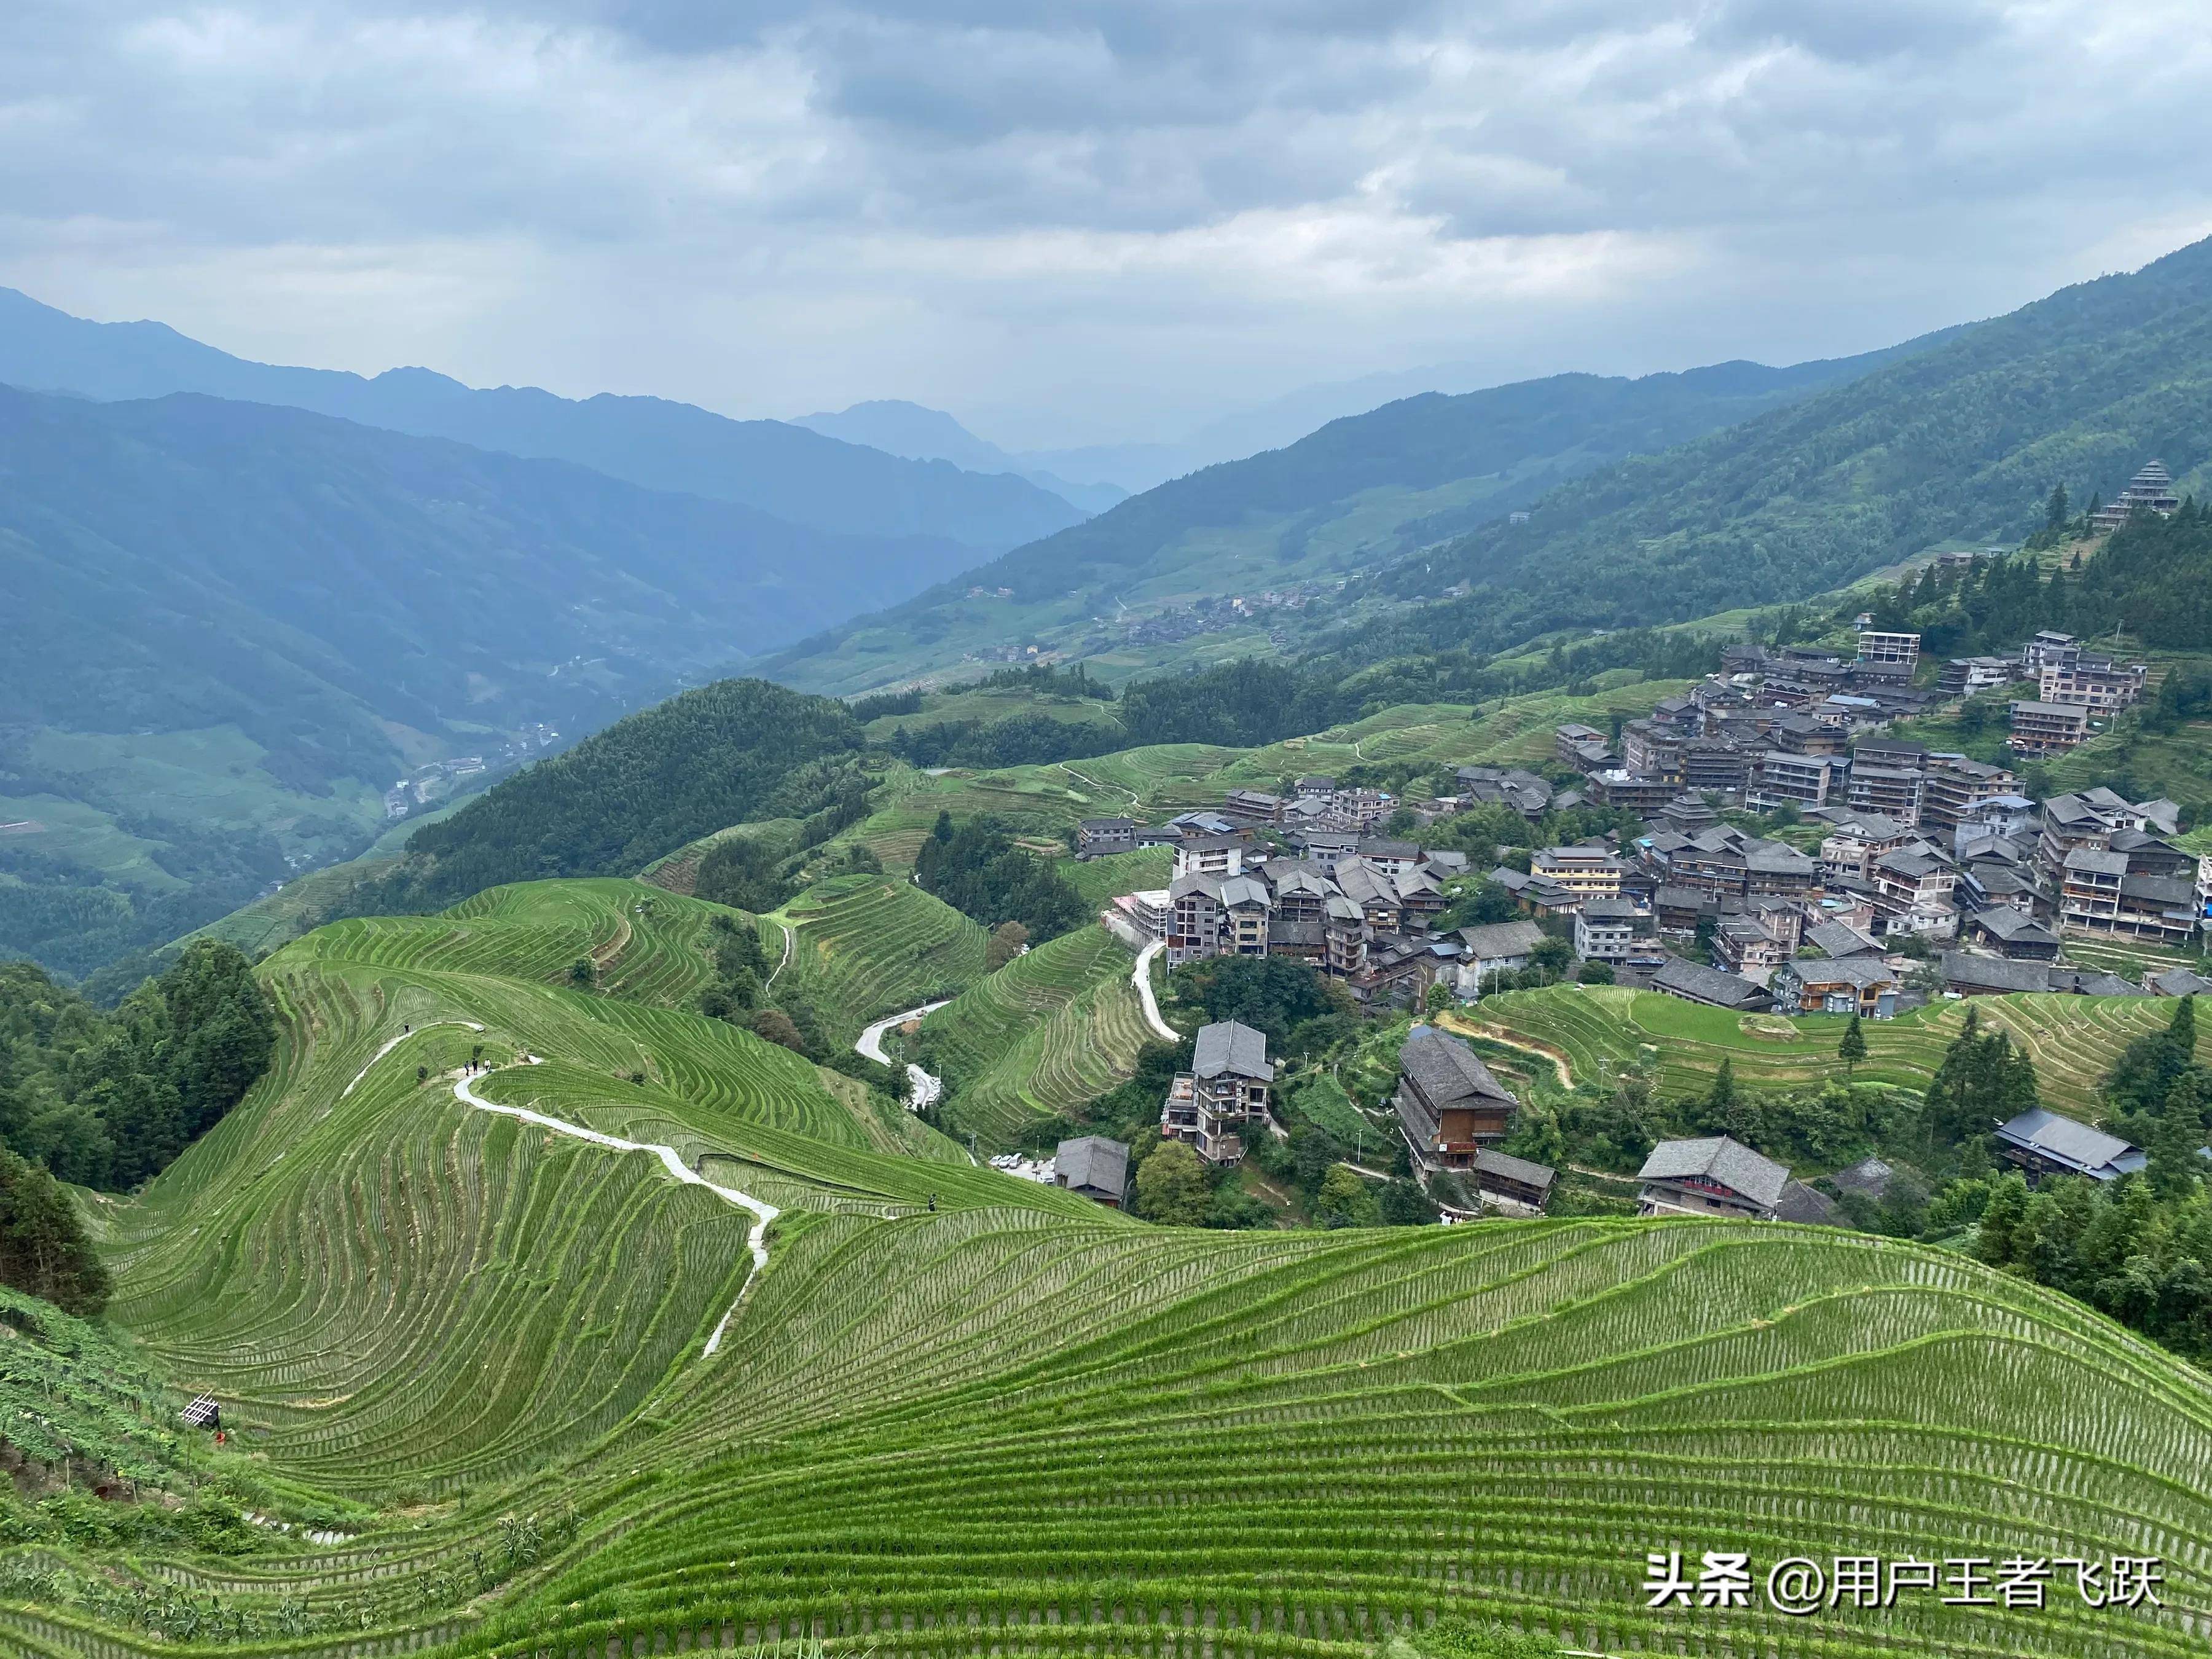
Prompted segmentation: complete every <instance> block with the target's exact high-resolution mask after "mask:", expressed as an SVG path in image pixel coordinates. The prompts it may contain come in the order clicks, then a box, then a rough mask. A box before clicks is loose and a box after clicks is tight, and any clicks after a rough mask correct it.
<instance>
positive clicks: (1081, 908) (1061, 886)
mask: <svg viewBox="0 0 2212 1659" xmlns="http://www.w3.org/2000/svg"><path fill="white" fill-rule="evenodd" d="M914 873H915V879H916V880H918V881H920V882H921V884H922V886H923V887H924V888H926V889H927V890H929V891H930V892H932V893H933V894H935V895H936V896H938V897H939V898H941V899H943V900H944V901H945V902H946V903H947V904H949V905H951V907H952V908H954V909H956V910H958V911H961V912H962V913H963V914H964V915H969V916H971V917H973V918H974V919H975V921H979V922H981V923H982V924H983V926H984V927H1000V926H1001V925H1003V924H1004V923H1006V922H1010V921H1012V922H1018V923H1020V924H1021V926H1022V927H1024V928H1026V929H1027V930H1028V937H1029V939H1031V940H1033V941H1034V942H1036V944H1039V945H1042V944H1043V943H1044V942H1045V940H1047V939H1056V938H1058V937H1059V936H1060V934H1062V933H1066V932H1067V930H1068V929H1069V928H1071V927H1080V926H1081V925H1082V923H1083V922H1084V921H1085V920H1086V919H1087V918H1088V916H1089V915H1090V907H1089V906H1088V905H1086V904H1085V903H1084V902H1083V896H1082V895H1081V894H1080V893H1079V892H1077V891H1076V890H1075V889H1074V888H1073V887H1072V886H1070V885H1069V884H1068V883H1067V882H1066V879H1065V878H1062V877H1061V876H1060V872H1058V871H1056V870H1054V868H1053V867H1052V866H1051V865H1050V864H1048V863H1047V862H1046V861H1045V860H1042V859H1041V858H1039V857H1037V856H1036V854H1034V853H1031V852H1030V851H1028V850H1027V849H1026V848H1021V847H1017V846H1016V845H1015V844H1014V842H1013V837H1012V836H1011V835H1009V834H1008V833H1007V830H1006V826H1005V825H1004V824H1002V823H999V822H998V821H997V820H996V819H995V818H989V817H979V818H970V819H969V821H968V822H967V823H963V824H959V825H957V826H956V825H955V824H954V823H953V822H952V818H951V814H950V813H945V812H940V813H939V814H938V816H937V826H936V828H935V829H933V831H932V832H931V833H930V836H929V837H928V838H927V840H926V841H924V842H922V843H921V850H920V851H919V852H917V853H916V854H915V860H914Z"/></svg>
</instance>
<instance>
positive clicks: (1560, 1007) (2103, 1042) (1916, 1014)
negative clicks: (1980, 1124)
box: [1444, 985, 2212, 1114]
mask: <svg viewBox="0 0 2212 1659" xmlns="http://www.w3.org/2000/svg"><path fill="white" fill-rule="evenodd" d="M1967 1006H1968V1005H1967V1004H1966V1003H1964V1002H1931V1003H1929V1004H1928V1005H1926V1006H1923V1007H1920V1008H1915V1009H1911V1010H1908V1011H1907V1012H1905V1013H1903V1014H1900V1015H1899V1016H1898V1018H1895V1019H1889V1020H1868V1021H1867V1022H1865V1024H1863V1027H1862V1028H1861V1029H1862V1031H1863V1035H1864V1036H1865V1038H1866V1045H1867V1057H1866V1058H1865V1059H1864V1060H1862V1061H1860V1062H1859V1065H1858V1066H1857V1070H1856V1072H1855V1073H1854V1075H1856V1076H1857V1079H1859V1080H1860V1081H1862V1082H1866V1083H1888V1084H1894V1085H1898V1086H1899V1087H1902V1088H1909V1089H1916V1090H1917V1089H1924V1088H1926V1087H1927V1086H1928V1082H1929V1079H1930V1078H1932V1077H1934V1076H1935V1074H1936V1068H1937V1067H1938V1066H1941V1065H1942V1063H1943V1051H1944V1049H1945V1048H1946V1047H1948V1045H1949V1043H1950V1042H1952V1041H1953V1040H1954V1038H1956V1037H1957V1036H1958V1035H1959V1030H1960V1026H1961V1025H1962V1024H1964V1023H1965V1021H1966V1008H1967ZM1972 1007H1973V1009H1974V1011H1975V1012H1976V1013H1977V1014H1978V1015H1979V1016H1980V1018H1981V1019H1982V1020H1983V1022H1984V1024H1985V1025H1986V1026H1989V1027H1991V1028H2002V1029H2003V1030H2006V1031H2008V1032H2009V1033H2010V1034H2011V1036H2012V1038H2013V1041H2014V1042H2015V1043H2016V1044H2017V1045H2018V1046H2020V1047H2021V1048H2024V1049H2026V1050H2027V1054H2029V1056H2030V1057H2031V1058H2032V1059H2033V1060H2034V1061H2035V1074H2036V1079H2037V1082H2038V1085H2039V1088H2040V1090H2041V1092H2042V1095H2043V1098H2044V1100H2045V1103H2046V1104H2048V1105H2050V1106H2051V1107H2052V1108H2053V1109H2055V1110H2059V1111H2071V1112H2077V1113H2091V1114H2093V1113H2094V1111H2095V1110H2096V1092H2097V1084H2098V1081H2099V1079H2101V1078H2102V1077H2103V1076H2104V1075H2105V1073H2107V1072H2108V1071H2110V1070H2111V1069H2112V1062H2113V1061H2114V1060H2117V1059H2118V1057H2119V1054H2120V1050H2121V1049H2122V1048H2125V1047H2126V1046H2127V1044H2128V1043H2129V1042H2130V1041H2131V1040H2132V1039H2134V1038H2136V1037H2139V1036H2143V1035H2144V1034H2145V1033H2147V1032H2150V1031H2154V1030H2164V1029H2165V1026H2166V1021H2167V1019H2168V1018H2171V1016H2172V1004H2170V1003H2161V1002H2160V1001H2159V1000H2157V999H2155V998H2152V997H2148V996H2145V997H2074V996H2055V995H2027V996H2007V997H1982V998H1977V999H1975V1000H1974V1001H1973V1002H1972ZM1444 1023H1445V1024H1448V1025H1449V1026H1451V1027H1452V1028H1453V1029H1455V1030H1460V1031H1463V1032H1467V1033H1468V1034H1471V1035H1475V1036H1483V1037H1487V1038H1490V1039H1492V1041H1495V1042H1503V1043H1505V1044H1507V1045H1509V1046H1512V1047H1517V1048H1522V1049H1524V1050H1527V1051H1528V1052H1530V1053H1532V1054H1537V1055H1541V1057H1543V1058H1544V1059H1546V1060H1550V1061H1551V1062H1552V1063H1553V1065H1554V1066H1565V1068H1566V1075H1565V1078H1563V1079H1562V1080H1563V1081H1571V1082H1575V1083H1583V1082H1591V1083H1601V1082H1603V1081H1605V1080H1606V1079H1607V1078H1608V1077H1610V1076H1612V1075H1613V1074H1615V1073H1618V1072H1619V1071H1620V1069H1621V1068H1622V1067H1624V1066H1632V1065H1634V1064H1635V1063H1636V1062H1637V1060H1638V1050H1639V1048H1656V1050H1657V1053H1658V1060H1659V1079H1658V1080H1659V1087H1660V1091H1661V1092H1662V1093H1664V1094H1668V1095H1678V1096H1679V1095H1689V1094H1700V1093H1703V1092H1704V1091H1705V1089H1706V1088H1707V1087H1709V1086H1710V1085H1711V1082H1712V1080H1713V1074H1714V1073H1716V1072H1717V1071H1718V1070H1719V1069H1720V1064H1721V1061H1722V1060H1723V1059H1725V1060H1729V1062H1730V1063H1731V1065H1732V1066H1733V1068H1734V1070H1735V1076H1736V1079H1737V1080H1738V1081H1739V1082H1741V1083H1743V1084H1746V1085H1756V1086H1761V1087H1764V1086H1770V1085H1771V1086H1776V1087H1786V1086H1790V1085H1799V1084H1808V1083H1819V1082H1821V1081H1823V1080H1825V1079H1828V1078H1830V1077H1834V1076H1837V1075H1838V1074H1839V1073H1841V1071H1842V1070H1843V1066H1842V1063H1841V1062H1840V1061H1839V1060H1838V1059H1837V1058H1836V1047H1837V1044H1838V1043H1839V1042H1842V1040H1843V1035H1844V1028H1845V1027H1846V1026H1847V1025H1848V1024H1850V1021H1849V1020H1848V1019H1847V1018H1844V1016H1842V1015H1839V1014H1807V1015H1802V1016H1798V1017H1796V1018H1782V1017H1777V1016H1771V1015H1763V1014H1737V1013H1732V1012H1729V1011H1727V1010H1725V1009H1721V1008H1708V1007H1705V1006H1702V1005H1700V1004H1698V1003H1692V1002H1685V1001H1683V1000H1681V999H1680V998H1679V997H1670V996H1667V995H1664V994H1661V993H1659V992H1656V991H1635V990H1630V989H1628V988H1627V987H1623V986H1609V985H1608V986H1589V985H1554V986H1547V987H1545V988H1543V989H1541V990H1534V991H1506V992H1501V993H1498V994H1495V995H1492V996H1487V997H1485V998H1484V999H1483V1000H1481V1001H1480V1002H1479V1003H1477V1004H1475V1005H1474V1006H1472V1007H1471V1008H1468V1009H1467V1010H1466V1011H1464V1012H1462V1013H1461V1014H1456V1015H1450V1016H1447V1017H1446V1018H1445V1021H1444ZM2208 1052H2212V1038H2203V1039H2200V1040H2199V1045H2198V1053H2199V1054H2200V1055H2201V1054H2207V1053H2208Z"/></svg>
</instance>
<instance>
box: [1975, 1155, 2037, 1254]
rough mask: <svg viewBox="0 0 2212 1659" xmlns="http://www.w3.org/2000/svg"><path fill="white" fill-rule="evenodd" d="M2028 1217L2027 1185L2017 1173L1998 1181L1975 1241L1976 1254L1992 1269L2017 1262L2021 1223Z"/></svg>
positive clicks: (1984, 1212)
mask: <svg viewBox="0 0 2212 1659" xmlns="http://www.w3.org/2000/svg"><path fill="white" fill-rule="evenodd" d="M2026 1219H2027V1180H2026V1179H2025V1177H2023V1176H2021V1175H2020V1174H2019V1173H2018V1172H2017V1171H2015V1173H2014V1174H2011V1175H2008V1176H2005V1178H2004V1179H2003V1180H2002V1181H2000V1182H1997V1184H1996V1187H1995V1188H1993V1189H1991V1191H1990V1202H1989V1206H1988V1207H1987V1208H1986V1209H1984V1211H1983V1212H1982V1229H1981V1232H1980V1234H1979V1235H1978V1237H1976V1239H1975V1240H1974V1254H1975V1255H1978V1256H1979V1257H1980V1258H1981V1259H1982V1260H1983V1261H1986V1262H1988V1263H1989V1264H1990V1266H1992V1267H2003V1266H2005V1265H2006V1264H2007V1263H2008V1262H2009V1261H2012V1260H2013V1255H2014V1246H2015V1243H2017V1241H2018V1238H2019V1234H2020V1226H2021V1222H2023V1221H2025V1220H2026Z"/></svg>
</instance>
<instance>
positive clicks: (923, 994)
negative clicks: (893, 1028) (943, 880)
mask: <svg viewBox="0 0 2212 1659" xmlns="http://www.w3.org/2000/svg"><path fill="white" fill-rule="evenodd" d="M787 935H788V939H789V944H788V951H787V945H786V936H787ZM761 942H762V945H763V949H764V950H765V951H766V952H767V954H768V959H769V963H771V964H775V963H779V962H781V964H782V965H781V968H780V969H779V970H778V974H777V982H778V983H779V984H781V982H782V976H783V975H790V976H791V978H792V980H793V981H795V983H796V985H797V987H798V988H799V991H800V993H801V994H804V995H805V996H806V997H807V998H808V999H809V1000H811V1001H812V1002H813V1003H814V1005H815V1006H817V1008H818V1009H819V1010H820V1011H821V1013H822V1017H823V1024H824V1025H825V1027H826V1028H827V1029H829V1030H831V1031H832V1032H834V1033H836V1036H837V1037H838V1038H839V1040H840V1041H841V1042H847V1043H849V1042H852V1040H853V1039H854V1037H856V1036H859V1035H860V1029H861V1028H862V1027H863V1026H865V1025H866V1024H867V1023H868V1022H869V1021H870V1020H872V1019H873V1018H876V1017H877V1016H878V1014H888V1013H894V1012H897V1011H899V1010H900V1009H903V1008H913V1007H919V1006H921V1004H923V1003H925V1002H934V1001H939V1000H943V999H944V998H946V997H949V996H952V995H955V994H957V993H958V992H960V991H962V990H963V989H965V988H966V987H969V986H970V985H972V984H974V983H975V981H977V980H979V979H981V978H982V977H983V945H984V938H983V930H982V928H981V927H978V926H977V925H976V924H975V922H973V921H969V919H968V918H967V917H966V916H963V915H961V914H960V912H958V911H957V910H956V909H954V908H952V907H951V905H949V904H947V903H945V902H944V901H943V900H942V899H939V898H936V897H934V896H932V895H930V894H928V893H925V892H923V891H922V890H921V888H919V887H916V886H915V885H914V884H912V883H911V882H908V881H905V880H902V879H899V878H887V877H884V876H838V877H836V878H832V879H831V880H829V881H825V882H823V883H821V884H819V885H817V886H814V887H810V888H808V889H807V890H805V892H803V893H801V894H799V896H798V897H796V898H794V899H793V900H792V901H791V902H790V903H789V904H787V905H786V906H785V907H784V908H782V909H781V910H780V911H778V912H777V913H776V914H775V915H774V916H770V917H765V918H763V921H762V935H761Z"/></svg>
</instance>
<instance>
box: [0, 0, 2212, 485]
mask: <svg viewBox="0 0 2212 1659" xmlns="http://www.w3.org/2000/svg"><path fill="white" fill-rule="evenodd" d="M8 11H9V17H10V23H9V27H10V31H11V38H10V40H9V47H8V50H7V51H6V52H5V53H4V54H0V146H4V149H5V153H6V155H7V156H8V166H7V167H5V169H4V170H0V282H4V283H9V284H10V285H13V286H16V287H20V288H21V289H25V290H26V291H27V292H29V293H31V294H33V295H35V296H36V297H38V298H40V299H43V300H45V301H47V302H49V303H51V304H54V305H58V306H61V307H64V308H65V309H68V310H71V311H75V312H76V313H80V314H82V315H88V316H93V317H98V318H101V319H118V318H131V317H144V316H150V317H155V318H159V319H162V320H164V321H167V322H169V323H172V324H173V325H176V326H177V327H179V328H180V329H182V330H184V331H185V332H187V333H190V334H192V335H195V336H197V337H200V338H203V339H205V340H208V341H210V342H211V343H216V344H217V345H220V346H222V347H223V348H225V349H228V350H232V351H235V352H238V353H240V354H242V355H245V356H253V357H258V358H263V359H266V360H274V361H282V362H304V363H313V364H318V365H323V366H328V367H334V368H356V369H360V370H362V371H365V372H373V371H374V370H378V369H381V368H387V367H390V366H392V365H393V364H398V363H424V364H428V365H429V366H431V367H434V368H441V369H444V370H446V371H447V372H448V373H451V374H457V375H459V376H460V377H461V378H463V379H465V380H470V381H471V382H472V383H477V384H497V383H501V382H518V383H520V382H528V383H534V384H538V385H542V386H550V387H551V388H553V389H554V390H556V391H559V392H567V393H570V394H583V393H588V392H594V391H600V390H614V391H623V392H658V393H661V394H664V395H667V396H671V397H678V398H686V399H690V400H693V401H696V402H699V403H702V404H708V405H709V406H712V407H714V408H717V409H720V410H726V411H728V412H730V413H732V414H741V415H795V414H800V413H804V412H806V411H808V410H815V409H822V408H836V407H840V406H842V405H843V404H847V403H849V402H852V401H854V400H857V399H860V398H870V397H903V398H915V399H916V400H918V401H922V402H927V403H931V404H937V405H939V406H941V407H945V408H949V409H951V410H954V411H955V412H956V413H957V414H959V415H960V416H963V418H964V419H966V420H968V421H969V423H970V424H972V425H974V426H975V427H976V428H978V429H979V430H980V431H981V432H982V433H983V434H984V435H986V436H988V437H991V438H993V439H994V440H996V441H999V442H1000V443H1003V444H1006V446H1008V447H1017V448H1021V447H1043V446H1054V445H1065V444H1073V443H1083V442H1102V441H1125V440H1131V439H1139V438H1143V437H1146V436H1148V435H1178V434H1180V433H1181V432H1182V431H1184V430H1187V429H1188V428H1193V427H1195V426H1197V425H1199V424H1200V423H1202V422H1205V421H1206V420H1208V419H1209V418H1211V417H1213V416H1218V415H1220V414H1222V413H1224V412H1226V411H1231V410H1236V409H1238V408H1240V407H1244V406H1249V405H1250V404H1255V403H1258V402H1261V401H1262V400H1265V399H1267V398H1271V397H1273V396H1276V395H1278V394H1279V393H1282V392H1285V391H1288V390H1290V389H1291V388H1295V387H1297V386H1304V385H1308V384H1310V383H1313V382H1316V381H1330V380H1344V379H1348V378H1351V377H1354V376H1358V375H1361V374H1370V373H1374V372H1376V371H1382V370H1395V369H1402V368H1412V367H1415V366H1419V365H1424V364H1429V363H1447V362H1449V363H1454V364H1458V365H1461V366H1462V368H1460V369H1459V370H1458V372H1457V374H1456V375H1455V379H1457V380H1462V381H1466V382H1468V383H1476V382H1479V381H1480V380H1485V379H1487V380H1507V379H1514V378H1518V377H1520V376H1523V375H1528V374H1543V373H1548V372H1551V371H1553V370H1555V369H1559V368H1593V369H1601V370H1607V371H1616V372H1629V373H1640V372H1644V371H1647V370H1650V369H1654V368H1680V367H1687V366H1689V365H1691V364H1693V363H1698V362H1710V361H1713V360H1715V359H1718V358H1723V357H1727V356H1754V357H1759V358H1763V359H1765V360H1768V361H1784V360H1793V359H1797V358H1802V357H1807V356H1829V355H1834V354H1838V353H1843V352H1849V351H1855V350H1859V349H1866V348H1869V347H1872V346H1875V345H1879V344H1884V343H1889V342H1891V341H1893V340H1895V339H1898V338H1901V337H1907V336H1910V335H1911V334H1913V333H1917V332H1919V331H1923V330H1925V329H1928V328H1931V327H1935V326H1938V325H1942V324H1944V323H1948V322H1951V321H1954V320H1957V319H1963V318H1966V317H1972V316H1976V315H1986V314H1989V313H1993V312H1996V311H2001V310H2004V309H2008V308H2009V307H2012V306H2015V305H2016V304H2019V303H2021V302H2022V301H2026V300H2028V299H2031V298H2033V297H2035V296H2036V295H2039V294H2042V293H2044V292H2045V291H2047V290H2049V289H2051V288H2053V287H2056V286H2058V285H2060V284H2062V283H2066V282H2069V281H2074V280H2077V279H2079V278H2082V277H2086V276H2094V275H2096V274H2098V273H2100V272H2101V271H2105V270H2118V269H2124V268H2128V267H2131V266H2133V265H2136V264H2141V263H2142V262H2143V261H2144V260H2145V259H2147V258H2152V257H2154V256H2155V255H2156V254H2158V253H2160V252H2166V251H2167V250H2168V249H2170V248H2172V247H2174V246H2179V245H2180V244H2182V243H2184V242H2186V241H2189V240H2194V239H2196V238H2197V237H2198V236H2200V235H2203V234H2207V232H2208V231H2209V230H2212V173H2209V172H2208V165H2207V162H2206V160H2205V158H2206V156H2207V155H2212V99H2208V98H2207V97H2206V96H2205V94H2204V91H2203V88H2204V87H2205V86H2206V84H2207V83H2208V70H2212V62H2208V59H2212V35H2208V33H2207V32H2206V31H2205V30H2204V29H2203V13H2202V9H2201V0H2170V3H2169V0H2126V3H2124V4H2114V3H2111V0H2019V3H2012V0H1850V3H1849V4H1838V3H1832V0H1710V3H1674V0H1474V3H1467V4H1452V3H1422V0H1359V3H1331V4H1322V3H1316V0H1131V3H1121V4H1095V3H1088V0H1060V3H1055V4H1051V5H1040V4H1036V3H1028V4H1014V3H1010V0H937V3H929V0H912V3H902V0H880V3H867V0H860V3H851V4H841V3H837V0H818V3H797V0H756V3H750V4H741V3H732V0H482V3H477V4H459V3H449V0H237V3H230V4H210V5H192V4H185V3H177V0H10V3H9V6H8ZM1470 377H1472V379H1470Z"/></svg>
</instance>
